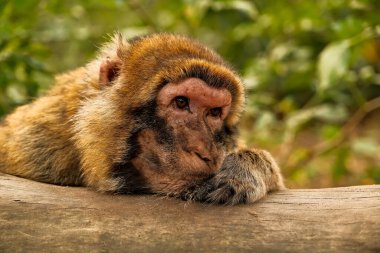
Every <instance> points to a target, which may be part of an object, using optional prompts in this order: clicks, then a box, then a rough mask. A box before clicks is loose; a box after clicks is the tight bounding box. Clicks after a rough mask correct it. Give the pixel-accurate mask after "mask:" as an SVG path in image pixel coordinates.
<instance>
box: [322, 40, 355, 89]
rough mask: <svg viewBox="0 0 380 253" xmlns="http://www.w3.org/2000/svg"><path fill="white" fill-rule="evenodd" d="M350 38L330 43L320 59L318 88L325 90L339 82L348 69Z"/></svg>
mask: <svg viewBox="0 0 380 253" xmlns="http://www.w3.org/2000/svg"><path fill="white" fill-rule="evenodd" d="M350 44H351V43H350V41H349V40H343V41H340V42H333V43H331V44H330V45H328V46H327V47H326V48H325V49H324V50H323V51H322V53H321V54H320V55H319V59H318V63H317V64H318V78H319V84H318V87H317V88H318V90H319V91H323V90H325V89H326V88H329V87H330V86H332V85H334V84H336V83H337V81H338V80H339V78H341V77H342V76H343V75H344V74H345V73H346V72H347V70H348V49H349V47H350Z"/></svg>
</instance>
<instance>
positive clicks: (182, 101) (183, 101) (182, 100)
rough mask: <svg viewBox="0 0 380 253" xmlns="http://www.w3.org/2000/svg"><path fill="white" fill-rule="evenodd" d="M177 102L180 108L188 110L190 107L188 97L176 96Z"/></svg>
mask: <svg viewBox="0 0 380 253" xmlns="http://www.w3.org/2000/svg"><path fill="white" fill-rule="evenodd" d="M174 100H175V103H176V106H177V108H178V109H182V110H187V109H189V99H188V98H187V97H182V96H180V97H176V98H175V99H174Z"/></svg>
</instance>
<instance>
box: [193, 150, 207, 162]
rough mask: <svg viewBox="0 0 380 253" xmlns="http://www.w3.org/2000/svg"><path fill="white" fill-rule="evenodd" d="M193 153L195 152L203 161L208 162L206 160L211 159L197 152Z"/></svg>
mask: <svg viewBox="0 0 380 253" xmlns="http://www.w3.org/2000/svg"><path fill="white" fill-rule="evenodd" d="M195 154H196V155H197V156H198V157H199V158H200V159H202V160H203V161H205V162H206V163H208V162H210V161H211V159H210V158H208V157H207V156H204V155H201V154H199V153H198V152H195Z"/></svg>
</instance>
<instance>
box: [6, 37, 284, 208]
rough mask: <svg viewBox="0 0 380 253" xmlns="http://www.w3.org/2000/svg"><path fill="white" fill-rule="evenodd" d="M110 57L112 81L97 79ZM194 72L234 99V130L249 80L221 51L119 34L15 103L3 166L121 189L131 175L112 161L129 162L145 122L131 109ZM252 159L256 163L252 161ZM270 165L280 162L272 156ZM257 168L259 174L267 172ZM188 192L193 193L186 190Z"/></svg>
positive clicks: (229, 121)
mask: <svg viewBox="0 0 380 253" xmlns="http://www.w3.org/2000/svg"><path fill="white" fill-rule="evenodd" d="M107 61H110V62H114V63H117V64H119V65H118V69H117V73H116V77H115V79H113V80H112V81H111V83H109V84H104V83H102V82H101V81H100V80H99V70H100V69H101V67H102V64H103V63H104V62H107ZM189 77H196V78H200V79H202V80H204V81H205V82H206V83H207V84H208V85H209V86H211V87H215V88H226V89H227V90H228V91H229V92H230V93H231V95H232V105H231V110H230V113H229V115H228V116H227V118H226V119H225V125H226V127H227V128H228V129H235V130H236V128H237V126H238V123H239V119H240V116H241V114H242V111H243V107H244V98H245V91H244V86H243V84H242V82H241V80H240V78H239V77H238V75H237V74H236V73H235V72H234V71H233V70H232V68H231V67H230V66H229V65H228V64H226V63H225V62H224V61H223V60H222V59H221V57H220V56H218V55H217V54H216V53H215V52H213V51H212V50H210V49H208V48H206V47H204V46H203V45H201V44H200V43H198V42H196V41H194V40H191V39H188V38H186V37H182V36H176V35H171V34H154V35H150V36H145V37H139V38H136V39H133V40H131V41H129V42H128V41H126V40H124V39H123V38H122V36H121V35H120V34H116V35H114V36H113V37H112V39H111V42H109V43H108V44H106V45H104V46H103V47H102V48H101V50H100V52H99V54H98V56H97V58H96V59H95V60H94V61H92V62H90V63H89V64H87V65H86V66H85V67H81V68H78V69H76V70H74V71H71V72H68V73H66V74H63V75H59V76H57V78H56V81H55V85H54V86H53V87H52V88H51V90H49V91H48V92H47V93H46V95H44V96H42V97H40V98H37V99H36V100H35V101H33V102H32V103H30V104H27V105H24V106H21V107H18V108H16V110H15V111H14V112H13V113H12V114H10V115H9V116H7V117H6V118H5V119H4V120H3V122H2V123H1V125H0V171H2V172H5V173H9V174H13V175H17V176H21V177H25V178H30V179H33V180H37V181H42V182H48V183H54V184H61V185H86V186H89V187H92V188H94V189H96V190H98V191H104V192H118V191H119V190H120V189H121V188H122V187H124V188H125V185H128V184H129V183H131V182H128V179H129V176H132V175H124V177H120V176H118V174H117V172H115V166H117V165H118V164H124V165H125V164H128V161H126V159H128V154H129V153H130V152H132V151H131V150H133V149H134V148H135V147H134V146H133V145H131V143H132V144H133V140H131V138H132V137H133V133H134V132H135V130H136V129H137V128H139V127H141V124H143V123H144V122H143V123H142V122H140V120H138V119H137V118H136V117H135V115H134V113H133V110H136V108H141V107H144V106H146V105H147V104H149V103H152V101H154V98H155V97H156V96H157V93H158V92H159V90H160V89H161V88H162V86H163V85H165V84H166V83H169V82H170V83H175V82H179V81H181V80H184V79H186V78H189ZM235 147H236V136H233V143H232V144H231V145H229V146H228V148H227V151H228V152H234V148H235ZM251 152H254V151H251ZM264 157H267V156H264ZM269 157H270V155H269ZM270 159H272V158H270ZM244 163H245V162H244ZM247 163H251V165H250V168H252V170H254V169H255V166H254V162H252V161H249V162H247ZM271 163H272V164H273V166H274V167H276V168H277V165H276V164H275V162H274V160H273V161H271ZM271 166H272V165H271ZM227 167H228V166H227ZM230 167H231V166H230ZM232 167H234V168H231V170H232V171H235V170H239V166H232ZM276 173H277V174H276V176H275V177H274V178H275V179H274V180H275V182H271V180H272V179H273V177H272V176H270V177H268V179H266V178H265V176H264V178H263V179H262V180H264V181H265V180H267V181H265V182H266V183H265V184H264V185H267V184H268V185H272V184H274V185H277V186H283V184H282V178H281V175H280V172H279V170H278V172H277V169H276ZM251 174H252V173H251ZM253 174H254V177H259V178H260V177H262V175H261V174H262V173H261V174H260V173H259V172H257V173H256V172H254V173H253ZM253 174H252V175H253ZM256 174H257V175H256ZM259 174H260V175H259ZM252 175H250V176H252ZM131 180H133V179H132V178H131ZM136 180H137V179H136ZM268 180H269V181H268ZM135 182H136V183H135V185H134V184H133V183H132V184H131V185H134V186H133V187H137V185H138V184H137V182H138V180H137V181H135ZM277 186H276V187H266V188H265V189H260V191H263V192H264V194H265V193H266V192H267V191H269V190H271V189H277V188H281V187H277ZM141 187H142V188H144V187H146V186H143V185H141ZM258 187H261V186H258ZM184 192H187V193H188V194H190V193H189V191H185V189H184ZM198 192H200V191H198ZM215 194H216V193H215ZM215 194H214V195H215ZM182 195H186V194H182ZM259 195H260V196H263V194H259ZM207 196H209V197H210V196H211V197H212V196H213V195H212V194H211V195H207ZM202 198H204V196H203V197H202ZM202 198H201V197H200V198H199V199H202ZM194 199H196V198H194ZM256 199H257V198H255V200H256ZM216 202H223V201H217V200H216ZM224 202H228V201H224ZM230 202H231V203H233V204H235V203H237V202H239V201H235V200H232V201H230ZM248 202H249V201H248Z"/></svg>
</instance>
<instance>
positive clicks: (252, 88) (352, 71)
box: [0, 0, 380, 188]
mask: <svg viewBox="0 0 380 253" xmlns="http://www.w3.org/2000/svg"><path fill="white" fill-rule="evenodd" d="M117 30H118V31H121V32H122V33H123V34H124V35H125V36H126V37H127V38H130V37H133V36H137V35H143V34H147V33H152V32H159V31H167V32H175V33H180V34H185V35H188V36H191V37H193V38H196V39H198V40H200V41H202V42H203V43H205V44H207V45H208V46H210V47H212V48H214V49H215V50H216V51H217V52H219V53H220V54H221V55H222V56H223V57H224V58H225V59H226V60H227V61H229V62H231V63H232V65H233V66H235V68H236V69H237V71H238V72H239V73H240V74H241V76H242V77H243V80H244V82H245V84H246V86H247V91H248V94H247V98H248V102H247V108H246V113H245V116H244V119H243V122H242V125H241V133H242V138H243V139H244V140H245V142H246V143H247V144H248V145H250V146H258V147H261V148H265V149H267V150H269V151H271V152H272V153H273V154H274V156H275V157H276V159H277V160H278V162H279V164H280V165H281V167H282V169H283V172H284V175H285V177H286V179H287V185H288V186H289V187H292V188H301V187H311V188H317V187H330V186H345V185H358V184H374V183H380V1H377V0H319V1H305V0H289V1H280V0H272V1H266V0H256V1H254V0H251V1H233V0H231V1H212V0H198V1H195V0H178V1H166V0H160V1H153V0H145V1H144V0H141V1H137V0H131V1H122V0H109V1H95V0H88V1H74V0H67V1H60V0H51V1H44V0H13V1H10V0H9V1H7V0H0V117H2V116H4V115H5V114H6V113H8V112H10V111H11V110H12V108H14V107H15V106H18V105H20V104H24V103H27V102H29V101H31V100H32V99H33V98H34V97H35V96H38V95H39V94H43V93H44V91H45V90H46V89H47V88H48V87H49V86H50V85H52V84H53V80H54V75H55V74H57V73H62V72H64V71H67V70H70V69H73V68H76V67H78V66H81V65H83V64H85V63H87V62H88V61H89V60H91V59H92V58H93V57H94V55H95V53H96V51H97V49H98V48H99V46H101V45H102V43H104V42H106V41H107V39H108V35H110V34H112V32H114V31H117Z"/></svg>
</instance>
